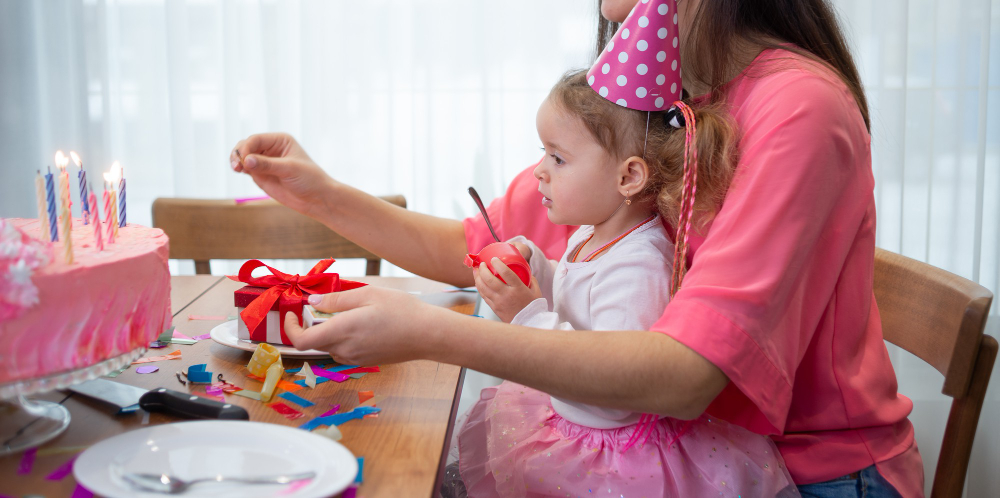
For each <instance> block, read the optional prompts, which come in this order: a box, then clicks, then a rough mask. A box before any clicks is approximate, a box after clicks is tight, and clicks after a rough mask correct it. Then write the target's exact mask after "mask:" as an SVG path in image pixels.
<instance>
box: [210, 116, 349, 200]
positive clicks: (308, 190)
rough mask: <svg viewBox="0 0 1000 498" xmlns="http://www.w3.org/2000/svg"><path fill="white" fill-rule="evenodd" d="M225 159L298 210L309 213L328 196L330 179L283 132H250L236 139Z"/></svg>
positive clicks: (271, 193) (259, 185)
mask: <svg viewBox="0 0 1000 498" xmlns="http://www.w3.org/2000/svg"><path fill="white" fill-rule="evenodd" d="M237 151H238V152H239V155H237ZM240 157H242V158H243V163H242V164H240ZM229 160H230V164H231V166H232V168H233V170H235V171H236V172H243V173H247V174H249V175H250V176H251V177H253V181H254V183H256V184H257V186H258V187H260V188H262V189H263V190H264V192H266V193H267V195H269V196H271V197H272V198H273V199H274V200H276V201H278V202H280V203H282V204H284V205H286V206H288V207H290V208H292V209H294V210H296V211H298V212H300V213H302V214H305V215H312V210H313V209H316V208H317V207H318V206H320V205H321V203H322V202H321V201H322V200H323V199H325V198H327V197H329V189H330V185H331V183H332V182H333V179H332V178H330V176H329V175H327V174H326V172H325V171H323V170H322V169H321V168H320V167H319V166H318V165H317V164H316V163H315V162H314V161H313V160H312V159H310V158H309V155H308V154H306V151H305V150H303V149H302V146H300V145H299V143H298V142H296V141H295V139H294V138H292V136H291V135H289V134H287V133H259V134H256V135H250V136H249V137H247V138H246V139H245V140H240V141H239V142H237V143H236V147H235V148H234V149H233V152H230V153H229Z"/></svg>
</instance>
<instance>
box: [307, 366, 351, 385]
mask: <svg viewBox="0 0 1000 498" xmlns="http://www.w3.org/2000/svg"><path fill="white" fill-rule="evenodd" d="M313 372H314V373H315V374H316V375H318V376H320V377H325V378H327V379H330V380H332V381H334V382H343V381H345V380H347V379H350V378H351V376H350V375H345V374H342V373H340V372H331V371H329V370H323V369H322V368H317V369H315V370H313ZM318 380H319V379H317V381H318Z"/></svg>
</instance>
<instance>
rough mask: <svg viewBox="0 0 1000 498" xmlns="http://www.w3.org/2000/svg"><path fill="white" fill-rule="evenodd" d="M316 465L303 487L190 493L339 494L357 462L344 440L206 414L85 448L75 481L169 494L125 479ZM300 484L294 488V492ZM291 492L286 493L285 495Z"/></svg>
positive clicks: (103, 491)
mask: <svg viewBox="0 0 1000 498" xmlns="http://www.w3.org/2000/svg"><path fill="white" fill-rule="evenodd" d="M308 471H313V472H315V473H316V477H315V478H314V479H313V480H312V481H310V482H309V483H307V484H305V485H301V486H300V487H298V488H294V487H293V486H295V485H294V484H240V483H235V482H220V483H214V482H208V483H201V484H195V485H193V486H191V487H190V488H188V491H187V492H186V493H184V495H183V496H185V497H211V498H227V497H233V498H237V497H239V498H242V497H249V496H281V497H289V498H292V497H296V498H304V497H312V496H317V497H319V496H333V495H334V494H336V493H339V492H341V491H343V490H344V489H347V486H349V485H350V484H351V483H352V482H353V481H354V476H355V475H357V473H358V461H357V459H355V457H354V455H352V454H351V452H350V451H349V450H348V449H347V448H345V447H344V446H343V445H341V444H340V443H338V442H336V441H333V440H332V439H327V438H325V437H322V436H317V435H316V434H313V433H311V432H307V431H304V430H302V429H297V428H293V427H286V426H283V425H276V424H265V423H260V422H242V421H231V420H203V421H196V422H177V423H173V424H164V425H156V426H152V427H146V428H143V429H138V430H134V431H131V432H126V433H124V434H119V435H117V436H114V437H111V438H109V439H105V440H104V441H101V442H99V443H97V444H95V445H93V446H91V447H90V448H87V450H86V451H84V452H83V453H81V454H80V456H79V458H77V459H76V463H75V464H74V465H73V476H74V477H76V481H77V482H78V483H80V484H82V485H83V486H84V487H86V488H87V489H89V490H90V491H93V492H94V493H95V494H97V495H101V496H108V497H111V498H116V497H140V498H163V496H165V495H163V494H160V493H151V492H141V491H137V490H135V489H133V488H132V487H131V486H130V485H129V484H128V483H127V482H125V481H124V480H123V479H122V477H121V476H122V475H123V474H124V473H127V472H138V473H151V474H169V475H172V476H175V477H178V478H180V479H184V480H188V479H199V478H202V477H211V476H215V475H221V476H265V475H267V476H270V475H277V474H293V473H297V472H308ZM291 490H294V491H292V492H288V491H291ZM283 493H287V494H283Z"/></svg>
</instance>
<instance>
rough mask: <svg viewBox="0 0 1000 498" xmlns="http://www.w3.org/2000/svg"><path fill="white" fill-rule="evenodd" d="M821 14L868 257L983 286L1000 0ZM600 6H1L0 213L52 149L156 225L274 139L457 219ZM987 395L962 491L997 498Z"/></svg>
mask: <svg viewBox="0 0 1000 498" xmlns="http://www.w3.org/2000/svg"><path fill="white" fill-rule="evenodd" d="M833 4H834V6H835V7H836V8H837V10H838V11H839V13H840V15H841V17H842V21H843V22H844V27H845V29H846V31H847V34H848V37H849V39H850V42H851V45H852V49H853V51H854V53H855V55H856V57H857V61H858V64H859V66H860V70H861V73H862V78H863V81H864V84H865V88H866V91H867V92H868V96H869V99H870V103H871V110H872V135H873V143H872V144H873V145H872V146H873V151H874V168H875V175H876V179H877V187H876V198H877V203H878V220H879V223H878V244H879V245H880V246H881V247H884V248H886V249H889V250H892V251H897V252H902V253H903V254H905V255H907V256H910V257H913V258H916V259H920V260H923V261H928V262H930V263H931V264H934V265H936V266H939V267H941V268H944V269H946V270H949V271H952V272H954V273H957V274H959V275H961V276H963V277H966V278H969V279H972V280H976V281H979V282H980V283H982V284H983V285H985V286H986V287H988V288H990V289H992V290H994V291H997V290H998V289H1000V196H998V194H1000V0H952V1H950V2H940V1H937V2H932V1H930V0H909V1H908V0H880V1H871V0H834V1H833ZM595 13H596V8H595V5H594V2H593V1H580V0H558V1H557V0H546V1H537V0H509V1H505V2H478V1H473V2H470V1H462V0H396V1H388V0H382V1H376V0H370V1H365V2H356V1H352V2H348V1H318V0H317V1H296V0H290V1H280V2H279V1H276V0H243V1H239V0H232V1H221V0H188V1H181V0H177V1H165V0H120V1H110V0H106V1H98V0H50V1H41V0H37V1H19V0H0V127H2V128H0V150H2V151H3V152H4V157H5V159H4V160H3V161H0V168H2V172H3V175H2V180H3V181H2V182H0V216H18V217H32V216H35V208H34V206H35V203H34V200H33V190H32V185H33V184H32V181H33V175H34V174H35V170H36V169H41V168H44V167H45V166H46V165H48V164H51V163H52V156H53V154H54V152H55V151H56V150H57V149H63V150H70V149H72V150H76V151H77V152H79V153H80V155H81V156H83V159H84V163H85V166H86V168H87V170H88V175H89V176H90V178H91V179H92V181H93V182H94V184H95V186H97V185H99V178H100V176H99V174H100V173H101V172H102V171H106V170H107V169H108V166H109V165H110V163H111V161H113V160H116V159H117V160H119V161H121V163H122V164H123V166H124V167H125V173H126V176H127V177H128V182H129V183H128V202H129V203H128V206H129V220H130V221H133V222H138V223H142V224H147V225H148V224H149V223H150V205H151V203H152V201H153V199H155V198H157V197H217V198H233V197H248V196H256V195H260V191H259V190H258V189H257V187H256V186H255V185H254V184H253V183H252V182H251V181H250V180H249V179H248V178H247V177H245V176H242V175H236V174H234V173H232V172H231V171H230V170H229V167H228V159H227V158H228V154H229V150H230V149H231V148H232V146H233V145H234V144H235V143H236V141H237V140H239V139H240V138H243V137H245V136H247V135H249V134H251V133H255V132H261V131H272V130H282V131H287V132H290V133H292V134H293V135H294V136H296V137H297V138H298V139H299V140H300V141H301V142H302V143H303V145H304V146H305V148H306V150H307V151H308V152H309V153H310V154H311V156H312V157H313V159H315V160H316V161H317V162H318V163H320V164H321V165H322V166H323V167H324V168H326V169H327V171H329V172H330V173H331V174H332V175H334V176H335V177H337V178H338V179H341V180H343V181H345V182H347V183H350V184H352V185H355V186H357V187H359V188H362V189H364V190H367V191H369V192H372V193H376V194H388V193H400V194H403V195H405V196H406V198H407V201H408V203H409V206H410V208H411V209H414V210H418V211H422V212H427V213H431V214H435V215H440V216H449V217H464V216H467V215H469V214H471V213H472V212H473V211H474V207H473V204H472V203H471V201H470V200H469V199H468V197H467V195H466V193H465V189H466V187H468V186H469V185H475V186H476V188H477V189H478V190H479V191H480V193H481V194H482V195H483V197H485V198H487V199H488V198H491V197H493V196H495V195H497V194H499V193H501V192H502V191H503V189H504V186H505V185H506V183H507V182H508V181H509V180H510V179H511V178H512V177H513V176H514V175H515V174H516V173H517V172H519V171H520V170H521V169H523V168H524V167H526V166H527V165H529V164H530V163H532V162H533V161H534V160H536V159H537V158H538V157H539V156H540V152H539V151H538V147H539V145H540V144H539V142H538V139H537V137H536V134H535V128H534V116H535V111H536V109H537V106H538V104H539V103H540V102H541V101H542V99H543V98H544V97H545V95H546V94H547V92H548V89H549V87H550V86H551V85H552V84H553V83H554V82H555V81H556V79H557V78H558V76H559V75H560V74H562V73H563V72H564V71H566V70H568V69H570V68H579V67H585V66H586V64H587V62H588V60H589V59H590V56H591V53H592V44H593V38H594V36H593V35H594V31H595V26H596V18H595ZM295 264H296V263H293V262H289V263H287V265H293V267H289V268H288V269H289V270H290V271H295V270H296V268H295V267H294V265H295ZM340 264H341V263H340V262H338V265H340ZM287 265H286V266H287ZM172 268H173V269H174V271H175V272H177V273H192V272H193V266H192V265H191V264H190V263H189V262H179V263H178V262H173V263H172ZM233 270H234V267H233V266H232V265H226V264H213V271H214V272H216V273H225V272H232V271H233ZM340 271H341V272H342V273H345V274H351V272H352V271H354V272H356V273H355V274H358V273H362V272H363V264H360V263H359V265H358V266H356V267H353V269H349V270H346V271H345V270H344V268H343V267H341V268H340ZM384 272H386V273H387V274H399V273H400V271H399V270H398V269H393V268H387V269H386V270H384ZM998 309H1000V306H994V309H993V312H992V313H993V315H994V316H995V315H996V314H997V312H998ZM997 322H998V320H996V319H994V320H993V321H992V323H991V330H992V331H993V333H994V335H996V331H997V328H998V327H997V325H996V324H997ZM892 355H893V360H894V363H895V365H896V367H897V375H898V377H899V380H900V385H901V389H902V390H903V392H904V393H906V394H907V395H909V396H910V397H912V398H913V400H914V403H915V405H916V408H915V411H914V414H913V416H912V419H913V422H914V424H915V425H916V427H917V434H918V441H919V444H920V447H921V449H922V453H923V455H924V460H925V466H926V471H927V476H928V480H929V479H930V477H931V475H932V474H933V470H934V465H935V464H936V460H937V458H936V455H937V451H938V448H939V445H940V440H941V433H942V432H941V431H942V427H943V421H944V419H945V418H946V416H947V403H948V399H947V398H945V397H944V396H943V395H941V394H940V393H939V391H940V384H941V380H940V376H939V375H938V374H937V373H936V372H934V371H933V370H932V369H930V368H929V367H927V366H926V365H924V364H923V363H922V362H920V361H919V360H917V359H915V358H913V357H910V356H908V354H906V353H903V352H901V351H899V350H896V349H893V350H892ZM994 384H996V382H995V383H994ZM996 391H997V390H996V389H995V388H994V389H991V390H990V393H989V396H988V398H987V404H986V407H985V408H984V411H983V417H982V420H981V422H980V430H979V433H978V434H977V442H976V445H975V447H974V450H973V461H972V464H971V466H970V469H969V475H970V478H969V484H968V488H967V489H968V495H969V496H987V495H990V494H992V493H993V492H994V491H995V490H996V489H1000V473H997V472H996V471H995V469H997V468H1000V431H998V430H997V428H998V426H997V424H996V422H995V420H997V419H1000V400H998V399H997V394H996Z"/></svg>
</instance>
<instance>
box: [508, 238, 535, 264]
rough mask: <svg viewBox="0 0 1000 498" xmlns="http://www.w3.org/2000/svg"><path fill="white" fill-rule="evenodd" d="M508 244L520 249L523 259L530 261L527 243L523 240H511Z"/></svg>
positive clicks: (529, 250) (529, 249)
mask: <svg viewBox="0 0 1000 498" xmlns="http://www.w3.org/2000/svg"><path fill="white" fill-rule="evenodd" d="M510 244H511V245H512V246H514V247H516V248H517V250H518V251H520V253H521V256H522V257H523V258H524V260H525V261H531V248H530V247H528V245H527V244H525V243H523V242H511V243H510Z"/></svg>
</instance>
